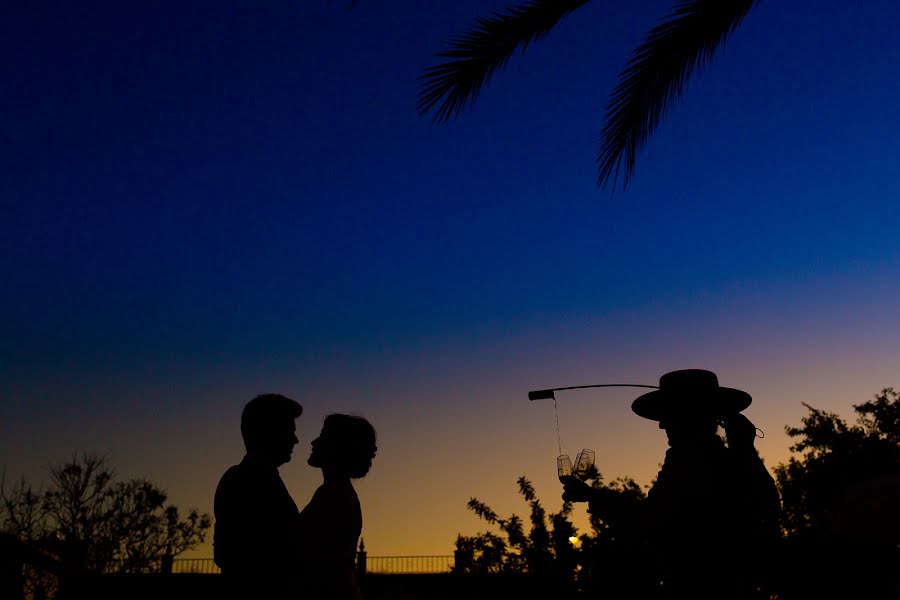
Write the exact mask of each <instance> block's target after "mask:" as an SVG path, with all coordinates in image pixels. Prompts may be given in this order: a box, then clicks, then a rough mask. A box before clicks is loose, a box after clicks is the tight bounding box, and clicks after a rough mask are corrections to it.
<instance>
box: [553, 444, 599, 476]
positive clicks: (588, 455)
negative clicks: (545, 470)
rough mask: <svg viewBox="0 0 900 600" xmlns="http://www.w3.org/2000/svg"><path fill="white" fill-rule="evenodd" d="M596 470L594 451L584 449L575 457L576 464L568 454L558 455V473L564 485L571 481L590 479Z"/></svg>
mask: <svg viewBox="0 0 900 600" xmlns="http://www.w3.org/2000/svg"><path fill="white" fill-rule="evenodd" d="M593 472H594V451H593V450H588V449H587V448H585V449H583V450H582V451H581V452H579V453H578V456H576V457H575V465H574V466H573V465H572V459H570V458H569V455H568V454H562V455H560V456H557V457H556V474H557V476H559V481H560V483H562V484H563V485H565V484H566V483H568V482H570V481H573V480H574V481H584V480H586V479H589V478H590V477H591V475H592V474H593Z"/></svg>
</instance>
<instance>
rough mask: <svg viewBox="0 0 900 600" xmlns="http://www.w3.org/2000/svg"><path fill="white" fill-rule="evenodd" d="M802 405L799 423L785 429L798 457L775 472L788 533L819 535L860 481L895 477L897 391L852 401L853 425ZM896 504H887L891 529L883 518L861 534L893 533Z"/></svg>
mask: <svg viewBox="0 0 900 600" xmlns="http://www.w3.org/2000/svg"><path fill="white" fill-rule="evenodd" d="M804 406H806V408H807V410H808V411H809V414H808V415H807V416H806V417H804V418H803V419H802V425H801V426H800V427H786V428H785V430H786V431H787V434H788V435H790V436H791V437H793V438H795V439H797V440H798V441H797V442H796V443H795V444H794V445H793V446H792V447H791V450H792V451H793V452H796V453H798V454H799V456H794V457H791V459H790V460H789V461H788V462H787V463H786V464H781V465H779V466H778V467H777V468H776V469H775V475H776V480H777V483H778V488H779V490H780V492H781V498H782V504H783V512H782V517H783V527H784V530H785V533H786V535H787V536H789V537H812V538H821V537H823V536H826V535H829V533H831V531H832V530H833V529H834V525H835V522H834V519H835V514H834V511H835V508H836V506H835V504H836V503H841V502H843V501H844V500H845V498H846V496H847V494H854V493H857V492H859V493H864V486H866V485H869V484H871V483H872V482H876V481H881V480H886V479H890V478H892V477H893V478H896V477H897V474H898V468H900V394H898V393H897V392H895V391H894V390H893V388H886V389H884V390H882V391H881V392H880V393H879V394H877V395H876V396H875V398H874V399H873V400H870V401H868V402H864V403H862V404H857V405H854V407H853V409H854V411H855V412H856V414H857V419H856V423H855V424H853V425H848V424H847V422H846V421H844V420H843V419H842V418H840V417H839V416H838V415H836V414H834V413H829V412H826V411H823V410H819V409H816V408H813V407H812V406H810V405H808V404H804ZM887 506H888V505H885V507H886V508H887ZM837 508H839V509H841V510H843V509H844V507H843V506H838V507H837ZM849 509H852V507H850V508H849ZM895 509H896V505H893V507H892V509H890V510H891V514H892V515H893V516H894V520H893V527H894V528H895V529H893V530H892V529H891V521H886V522H882V523H881V524H880V526H879V528H878V529H877V530H874V531H871V532H860V533H861V534H862V535H866V534H871V535H875V536H881V535H894V536H896V535H897V534H898V532H897V530H896V522H897V521H896V515H897V512H896V510H895ZM856 516H857V517H858V521H857V522H860V523H863V522H869V520H870V519H869V518H868V516H870V515H863V514H859V515H856ZM883 516H884V517H888V514H887V513H886V514H885V515H883ZM895 539H896V538H895ZM898 541H900V540H898Z"/></svg>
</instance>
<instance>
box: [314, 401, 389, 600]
mask: <svg viewBox="0 0 900 600" xmlns="http://www.w3.org/2000/svg"><path fill="white" fill-rule="evenodd" d="M376 451H377V447H376V446H375V430H374V429H373V428H372V426H371V425H370V424H369V423H368V421H366V420H365V419H362V418H361V417H352V416H349V415H329V416H328V417H327V418H326V419H325V424H324V425H323V427H322V433H321V434H320V435H319V437H318V438H317V439H316V440H314V441H313V443H312V453H311V454H310V457H309V461H308V462H309V464H310V465H311V466H313V467H318V468H321V469H322V474H323V477H324V482H323V483H322V485H321V486H319V488H318V489H317V490H316V492H315V494H314V495H313V497H312V499H311V500H310V501H309V504H307V505H306V507H304V509H303V510H302V511H301V513H300V519H299V539H300V544H301V553H300V565H299V567H300V568H299V573H300V581H299V587H300V590H301V597H303V598H309V599H311V600H326V599H327V600H358V599H360V598H361V597H362V595H361V593H360V589H359V583H358V582H357V579H356V560H355V559H356V547H357V543H358V541H359V536H360V533H361V531H362V523H363V521H362V510H361V508H360V504H359V498H358V497H357V495H356V491H355V490H354V489H353V484H352V482H351V480H352V479H356V478H360V477H364V476H365V475H366V473H368V471H369V469H370V468H371V466H372V459H373V458H374V456H375V452H376Z"/></svg>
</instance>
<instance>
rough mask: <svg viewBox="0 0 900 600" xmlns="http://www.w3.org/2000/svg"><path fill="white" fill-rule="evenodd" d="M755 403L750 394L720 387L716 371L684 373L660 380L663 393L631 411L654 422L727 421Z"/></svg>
mask: <svg viewBox="0 0 900 600" xmlns="http://www.w3.org/2000/svg"><path fill="white" fill-rule="evenodd" d="M751 402H753V399H752V398H751V397H750V394H748V393H747V392H742V391H741V390H736V389H733V388H727V387H720V386H719V378H718V377H716V374H715V373H713V372H712V371H704V370H703V369H683V370H681V371H672V372H671V373H666V374H665V375H663V376H662V377H660V378H659V389H658V390H656V391H653V392H649V393H647V394H644V395H642V396H639V397H638V398H637V399H636V400H635V401H634V402H632V403H631V410H633V411H634V412H635V413H636V414H638V415H639V416H641V417H644V418H645V419H650V420H652V421H661V420H663V419H666V418H669V417H672V416H705V417H725V416H728V415H733V414H737V413H739V412H741V411H742V410H744V409H745V408H747V407H748V406H750V403H751Z"/></svg>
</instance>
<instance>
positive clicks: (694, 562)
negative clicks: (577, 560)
mask: <svg viewBox="0 0 900 600" xmlns="http://www.w3.org/2000/svg"><path fill="white" fill-rule="evenodd" d="M659 385H660V389H659V390H656V391H653V392H650V393H647V394H644V395H642V396H640V397H639V398H637V399H636V400H635V401H634V402H633V403H632V406H631V408H632V410H633V411H634V412H635V413H636V414H638V415H639V416H641V417H644V418H646V419H650V420H653V421H658V422H659V427H660V429H664V430H665V432H666V435H667V437H668V440H669V449H668V451H667V452H666V459H665V462H664V463H663V466H662V469H661V470H660V472H659V474H658V475H657V479H656V482H655V483H654V484H653V486H652V487H651V489H650V491H649V493H648V495H647V500H646V502H644V503H643V506H642V507H641V508H640V514H639V515H636V516H637V518H638V519H639V521H640V522H641V523H642V526H643V529H644V535H645V536H646V539H647V541H648V542H649V545H650V547H651V549H652V550H653V554H654V555H655V561H653V562H655V564H656V566H657V570H658V572H659V574H660V577H661V579H662V588H663V592H664V596H665V597H667V598H677V599H682V598H692V599H694V598H696V599H705V598H721V599H732V598H739V599H743V598H753V597H755V594H756V593H757V592H756V588H757V586H758V582H759V580H760V579H761V578H762V576H761V574H760V573H759V570H760V565H761V564H762V559H763V558H764V555H765V553H766V552H767V551H768V550H770V549H771V544H773V543H774V542H775V540H776V539H777V531H778V529H777V520H778V510H779V499H778V492H777V490H776V489H775V482H774V481H773V480H772V477H771V476H770V475H769V473H768V471H766V468H765V466H764V465H763V463H762V460H761V459H760V458H759V455H758V454H757V452H756V449H755V448H754V446H753V443H754V439H755V437H756V427H755V426H754V425H753V423H751V422H750V420H749V419H747V417H745V416H743V415H742V414H740V412H741V411H742V410H744V409H745V408H747V407H748V406H749V405H750V403H751V401H752V399H751V398H750V395H749V394H747V393H745V392H742V391H740V390H736V389H731V388H724V387H719V382H718V378H717V377H716V375H715V373H712V372H710V371H703V370H699V369H688V370H683V371H673V372H671V373H666V374H665V375H663V376H662V377H661V378H660V382H659ZM720 423H721V424H722V425H724V427H725V433H726V436H727V442H728V443H727V445H726V444H725V443H723V441H722V439H721V438H720V437H719V436H718V435H717V430H718V426H719V424H720ZM563 498H564V499H565V500H571V501H576V502H577V501H587V502H589V503H590V504H589V510H590V511H591V513H592V514H594V515H601V516H602V515H604V514H605V513H615V512H616V510H617V509H618V508H619V507H617V506H613V505H611V504H610V503H609V502H608V496H605V495H604V494H602V493H598V491H596V490H594V489H593V488H590V487H588V486H587V484H585V483H583V482H578V481H575V482H571V483H569V484H567V485H566V487H565V492H564V494H563Z"/></svg>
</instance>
